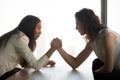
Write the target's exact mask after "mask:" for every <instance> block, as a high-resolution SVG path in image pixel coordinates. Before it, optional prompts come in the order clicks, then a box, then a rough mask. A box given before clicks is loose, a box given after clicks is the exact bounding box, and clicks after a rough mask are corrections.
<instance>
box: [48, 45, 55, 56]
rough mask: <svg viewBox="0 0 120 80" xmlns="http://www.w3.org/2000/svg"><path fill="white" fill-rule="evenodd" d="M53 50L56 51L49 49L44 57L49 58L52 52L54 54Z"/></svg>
mask: <svg viewBox="0 0 120 80" xmlns="http://www.w3.org/2000/svg"><path fill="white" fill-rule="evenodd" d="M55 50H56V49H55V48H53V47H51V48H50V49H49V50H48V51H47V53H46V56H47V57H48V58H50V56H51V55H52V54H53V52H54V51H55Z"/></svg>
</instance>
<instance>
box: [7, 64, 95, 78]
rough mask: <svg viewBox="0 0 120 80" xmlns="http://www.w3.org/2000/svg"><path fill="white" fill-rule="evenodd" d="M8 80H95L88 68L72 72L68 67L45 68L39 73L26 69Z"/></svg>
mask: <svg viewBox="0 0 120 80" xmlns="http://www.w3.org/2000/svg"><path fill="white" fill-rule="evenodd" d="M86 75H87V77H86ZM7 80H93V76H92V72H91V70H90V69H89V68H87V67H80V68H78V69H77V70H72V69H71V68H70V67H68V66H55V67H44V68H42V69H40V70H39V71H36V70H35V69H33V68H25V69H23V70H21V71H19V72H17V73H16V74H14V75H13V76H11V77H9V78H8V79H7Z"/></svg>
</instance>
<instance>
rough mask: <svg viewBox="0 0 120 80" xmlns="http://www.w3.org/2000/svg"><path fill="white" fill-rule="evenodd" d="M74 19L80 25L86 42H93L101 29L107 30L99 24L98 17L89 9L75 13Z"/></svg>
mask: <svg viewBox="0 0 120 80" xmlns="http://www.w3.org/2000/svg"><path fill="white" fill-rule="evenodd" d="M75 18H76V19H77V20H79V21H80V22H81V23H82V25H83V27H84V29H85V31H86V35H87V37H86V38H87V39H88V40H92V41H93V40H94V39H95V38H96V37H97V35H98V33H99V31H100V30H101V29H103V28H107V27H106V26H105V25H103V24H101V22H100V20H99V18H98V16H97V15H96V14H95V13H94V12H93V10H91V9H87V8H83V9H82V10H80V11H79V12H76V14H75Z"/></svg>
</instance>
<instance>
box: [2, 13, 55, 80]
mask: <svg viewBox="0 0 120 80" xmlns="http://www.w3.org/2000/svg"><path fill="white" fill-rule="evenodd" d="M40 34H41V20H40V19H39V18H38V17H36V16H33V15H28V16H25V17H24V18H23V19H22V21H21V22H20V24H19V25H18V27H16V28H15V29H14V30H12V31H10V32H8V33H6V34H4V35H2V36H1V37H0V80H4V79H6V78H7V77H9V76H10V75H12V74H13V73H15V72H16V70H15V69H14V68H15V67H16V65H18V64H19V63H23V66H26V64H25V63H27V66H30V67H33V68H34V69H36V70H39V69H40V68H42V67H43V66H46V65H47V64H50V65H51V66H53V65H54V64H55V62H54V61H50V62H49V57H50V56H51V55H52V53H53V52H54V51H55V48H54V47H53V46H51V48H50V49H49V50H48V52H47V53H46V54H45V55H43V56H42V57H41V58H40V59H39V60H37V59H36V58H35V57H34V55H33V53H32V52H33V51H34V50H35V48H36V39H37V38H38V37H39V36H40ZM51 44H52V43H51ZM21 61H22V62H21ZM23 61H25V62H23ZM17 71H18V70H17Z"/></svg>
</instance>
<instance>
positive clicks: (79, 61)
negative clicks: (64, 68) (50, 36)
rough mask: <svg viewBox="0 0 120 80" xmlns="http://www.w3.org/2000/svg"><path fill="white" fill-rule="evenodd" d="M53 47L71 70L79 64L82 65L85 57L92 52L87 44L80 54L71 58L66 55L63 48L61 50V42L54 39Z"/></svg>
mask: <svg viewBox="0 0 120 80" xmlns="http://www.w3.org/2000/svg"><path fill="white" fill-rule="evenodd" d="M53 42H54V46H56V47H57V48H58V49H57V50H58V52H59V53H60V54H61V56H62V57H63V59H64V60H65V61H66V62H67V63H68V64H69V65H70V66H71V67H72V68H73V69H75V68H77V67H78V66H79V65H80V64H82V63H83V62H84V61H85V60H86V59H87V57H88V56H89V55H90V53H91V52H92V49H91V47H90V46H89V44H87V45H86V47H85V49H84V50H83V51H82V52H80V54H79V55H78V56H77V57H73V56H71V55H70V54H68V53H67V52H66V51H65V50H64V49H63V48H62V42H61V40H59V39H58V38H56V39H55V40H54V41H53Z"/></svg>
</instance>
